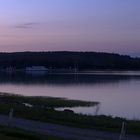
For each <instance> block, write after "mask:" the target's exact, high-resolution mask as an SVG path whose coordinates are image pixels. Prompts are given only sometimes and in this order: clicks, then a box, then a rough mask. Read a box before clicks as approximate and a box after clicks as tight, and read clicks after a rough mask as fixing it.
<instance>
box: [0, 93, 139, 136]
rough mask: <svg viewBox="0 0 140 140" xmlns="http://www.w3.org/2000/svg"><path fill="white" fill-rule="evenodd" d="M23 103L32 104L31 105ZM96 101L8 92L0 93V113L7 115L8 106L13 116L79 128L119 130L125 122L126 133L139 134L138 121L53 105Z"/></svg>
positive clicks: (74, 104) (70, 104)
mask: <svg viewBox="0 0 140 140" xmlns="http://www.w3.org/2000/svg"><path fill="white" fill-rule="evenodd" d="M23 103H29V104H32V105H33V106H32V107H28V106H25V105H24V104H23ZM96 104H97V102H84V101H73V100H66V99H62V98H49V97H45V98H43V97H25V96H15V95H9V94H1V95H0V113H1V114H5V115H8V113H9V110H10V108H13V109H14V116H15V117H20V118H26V119H31V120H39V121H43V122H52V123H57V124H62V125H70V126H75V127H81V128H92V129H99V130H107V131H113V132H120V129H121V126H122V122H126V124H127V130H126V133H131V134H138V135H140V121H136V120H126V119H124V118H118V117H116V118H114V117H111V116H104V115H101V116H90V115H82V114H75V113H70V112H64V111H56V110H54V109H53V108H54V107H60V106H61V107H73V106H80V105H82V106H90V105H96Z"/></svg>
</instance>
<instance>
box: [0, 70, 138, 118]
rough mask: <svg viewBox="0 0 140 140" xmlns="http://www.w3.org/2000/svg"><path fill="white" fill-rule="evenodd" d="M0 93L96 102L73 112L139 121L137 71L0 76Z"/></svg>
mask: <svg viewBox="0 0 140 140" xmlns="http://www.w3.org/2000/svg"><path fill="white" fill-rule="evenodd" d="M0 92H10V93H16V94H22V95H29V96H52V97H66V98H70V99H79V100H87V101H99V102H100V105H99V106H97V107H90V108H81V107H78V108H74V111H76V112H79V113H81V112H82V113H86V114H96V113H98V114H106V115H113V116H120V117H126V118H131V119H133V118H135V119H140V72H94V73H92V72H90V73H84V74H52V75H44V74H43V73H40V74H22V73H17V74H4V73H1V74H0Z"/></svg>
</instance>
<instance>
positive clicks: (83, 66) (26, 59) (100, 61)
mask: <svg viewBox="0 0 140 140" xmlns="http://www.w3.org/2000/svg"><path fill="white" fill-rule="evenodd" d="M28 66H45V67H47V68H52V69H62V68H66V69H74V68H77V69H79V70H94V69H119V70H121V69H130V70H131V69H132V70H138V69H140V59H139V58H131V57H130V56H126V55H119V54H111V53H97V52H16V53H0V67H1V68H7V67H14V68H17V69H20V68H25V67H28Z"/></svg>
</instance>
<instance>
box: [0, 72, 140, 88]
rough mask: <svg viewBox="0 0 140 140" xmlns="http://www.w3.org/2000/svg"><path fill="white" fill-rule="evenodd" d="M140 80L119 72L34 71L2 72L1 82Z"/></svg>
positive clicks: (56, 82) (50, 83)
mask: <svg viewBox="0 0 140 140" xmlns="http://www.w3.org/2000/svg"><path fill="white" fill-rule="evenodd" d="M133 79H135V80H139V79H140V75H122V74H121V73H120V75H119V74H117V75H116V74H113V73H112V74H105V75H103V74H99V73H96V74H95V73H94V74H93V73H86V74H85V73H84V74H58V73H57V74H46V73H40V74H34V73H21V72H20V73H0V83H1V84H4V83H12V84H25V85H26V84H31V85H32V84H33V85H34V84H41V85H42V84H47V85H60V86H64V85H80V84H84V85H85V84H86V85H89V84H110V83H111V84H113V83H119V82H126V81H129V80H133Z"/></svg>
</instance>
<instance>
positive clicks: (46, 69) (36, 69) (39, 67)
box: [26, 66, 48, 71]
mask: <svg viewBox="0 0 140 140" xmlns="http://www.w3.org/2000/svg"><path fill="white" fill-rule="evenodd" d="M26 71H48V68H46V67H44V66H31V67H26Z"/></svg>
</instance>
